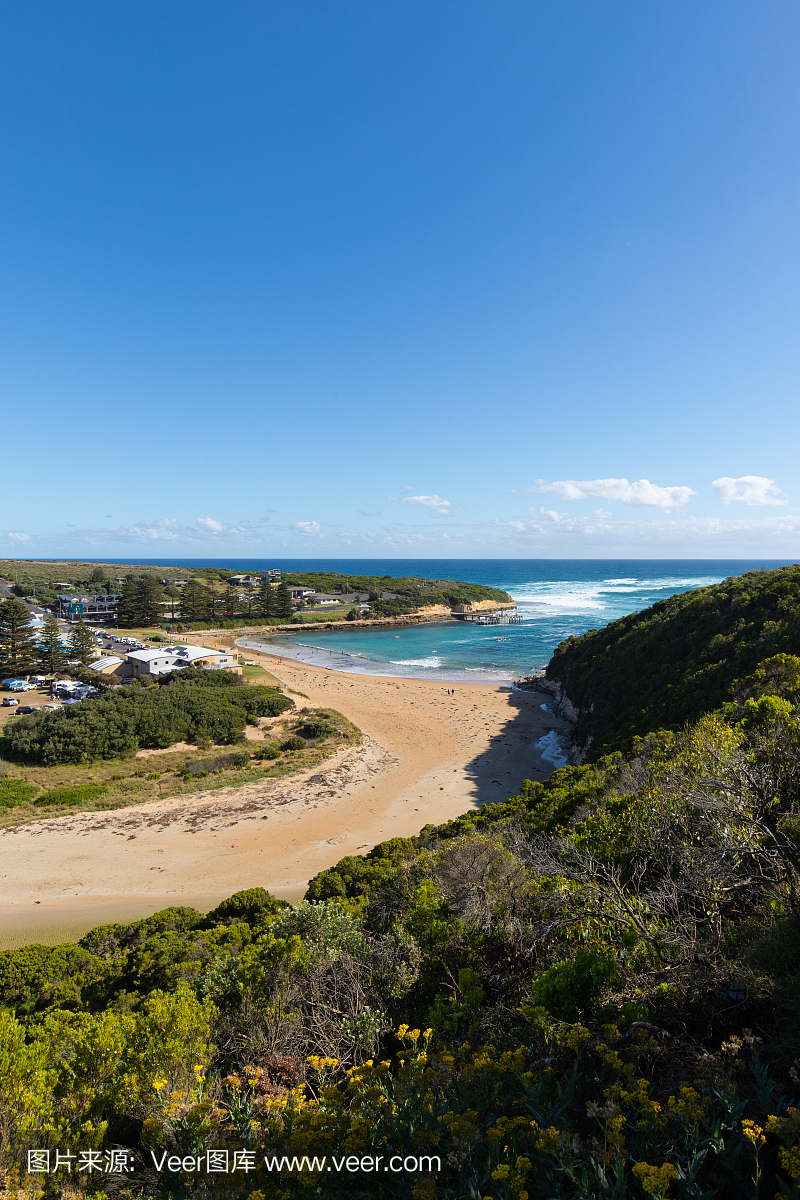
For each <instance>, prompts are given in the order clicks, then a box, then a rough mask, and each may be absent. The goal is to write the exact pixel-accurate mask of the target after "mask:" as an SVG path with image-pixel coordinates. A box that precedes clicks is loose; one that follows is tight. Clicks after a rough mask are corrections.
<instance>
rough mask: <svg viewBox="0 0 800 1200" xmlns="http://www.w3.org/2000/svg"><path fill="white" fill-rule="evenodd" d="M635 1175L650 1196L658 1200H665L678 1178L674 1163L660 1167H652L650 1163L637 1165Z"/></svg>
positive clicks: (634, 1170)
mask: <svg viewBox="0 0 800 1200" xmlns="http://www.w3.org/2000/svg"><path fill="white" fill-rule="evenodd" d="M633 1173H634V1175H638V1177H639V1180H640V1182H641V1185H642V1187H643V1188H644V1190H645V1191H646V1192H647V1193H648V1195H650V1196H655V1197H656V1200H663V1197H664V1196H666V1194H667V1192H668V1191H669V1185H670V1183H671V1182H672V1180H673V1179H677V1178H678V1172H677V1170H676V1168H675V1167H673V1165H672V1163H664V1164H663V1166H660V1167H651V1166H650V1165H649V1163H637V1164H636V1166H635V1167H634V1168H633Z"/></svg>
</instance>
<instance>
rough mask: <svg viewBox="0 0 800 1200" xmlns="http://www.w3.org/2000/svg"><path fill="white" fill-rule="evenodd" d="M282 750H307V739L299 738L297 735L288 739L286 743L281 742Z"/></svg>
mask: <svg viewBox="0 0 800 1200" xmlns="http://www.w3.org/2000/svg"><path fill="white" fill-rule="evenodd" d="M281 748H282V749H283V750H305V748H306V739H305V738H301V737H297V735H296V734H295V735H294V736H293V737H289V738H287V739H286V741H285V742H281Z"/></svg>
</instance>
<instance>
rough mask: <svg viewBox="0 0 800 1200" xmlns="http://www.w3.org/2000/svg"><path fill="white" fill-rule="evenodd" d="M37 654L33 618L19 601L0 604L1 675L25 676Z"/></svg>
mask: <svg viewBox="0 0 800 1200" xmlns="http://www.w3.org/2000/svg"><path fill="white" fill-rule="evenodd" d="M37 658H38V653H37V649H36V637H35V634H34V632H33V617H32V616H31V613H30V611H29V609H28V606H27V605H26V604H23V603H22V601H21V600H4V601H3V602H2V604H0V671H1V672H2V674H3V675H27V674H28V672H29V671H31V670H32V669H33V667H34V665H35V664H36V660H37Z"/></svg>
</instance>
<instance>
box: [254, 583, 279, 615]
mask: <svg viewBox="0 0 800 1200" xmlns="http://www.w3.org/2000/svg"><path fill="white" fill-rule="evenodd" d="M258 607H259V611H260V613H261V615H262V617H274V616H275V593H274V591H273V589H272V584H271V583H270V581H269V578H267V579H262V580H261V584H260V586H259V589H258Z"/></svg>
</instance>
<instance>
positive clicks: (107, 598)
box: [53, 592, 120, 624]
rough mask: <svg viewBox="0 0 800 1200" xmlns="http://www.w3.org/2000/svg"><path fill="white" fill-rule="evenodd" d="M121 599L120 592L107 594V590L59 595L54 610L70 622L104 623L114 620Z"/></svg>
mask: <svg viewBox="0 0 800 1200" xmlns="http://www.w3.org/2000/svg"><path fill="white" fill-rule="evenodd" d="M119 599H120V596H119V595H118V594H114V593H112V594H111V595H106V593H105V592H101V593H100V594H99V595H96V596H57V597H56V600H55V604H54V605H53V611H54V612H55V615H56V616H57V617H61V618H62V619H63V620H65V621H69V622H70V623H73V622H75V621H86V622H87V623H91V624H97V623H103V622H105V621H113V620H114V618H115V617H116V615H117V603H118V602H119Z"/></svg>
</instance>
